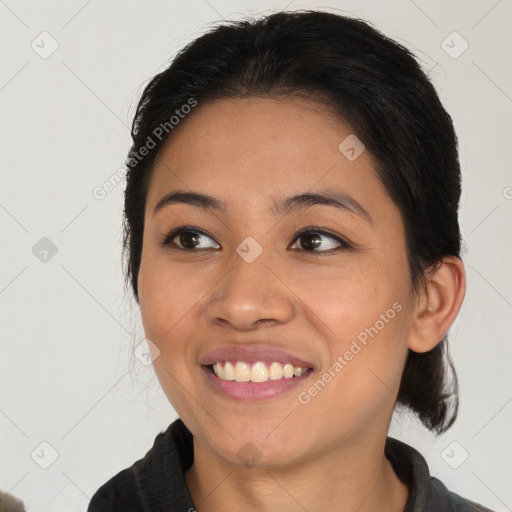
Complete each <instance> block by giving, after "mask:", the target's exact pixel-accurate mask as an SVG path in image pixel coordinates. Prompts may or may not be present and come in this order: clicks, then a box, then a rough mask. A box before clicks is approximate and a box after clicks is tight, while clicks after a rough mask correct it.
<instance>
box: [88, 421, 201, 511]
mask: <svg viewBox="0 0 512 512" xmlns="http://www.w3.org/2000/svg"><path fill="white" fill-rule="evenodd" d="M192 461H193V439H192V434H191V433H190V432H189V431H188V429H187V428H186V427H185V425H184V424H183V422H182V421H181V420H180V419H178V420H176V421H175V422H173V423H171V425H169V427H168V428H167V430H166V431H165V432H161V433H160V434H158V435H157V436H156V438H155V440H154V443H153V446H152V447H151V449H150V450H149V451H148V452H147V453H146V455H145V456H144V457H143V458H142V459H139V460H138V461H136V462H135V463H134V464H133V465H132V466H131V467H129V468H126V469H124V470H123V471H120V472H119V473H117V474H116V475H115V476H113V477H112V478H111V479H110V480H108V481H107V482H106V483H104V484H103V485H102V486H101V487H100V488H99V489H98V490H97V491H96V492H95V493H94V495H93V497H92V498H91V501H90V503H89V507H88V509H87V512H119V511H122V512H143V511H147V510H169V511H170V510H175V509H176V508H173V505H174V503H181V504H186V505H189V506H187V507H186V508H184V510H187V509H189V508H191V507H192V508H193V506H192V505H193V504H192V505H191V503H192V501H191V498H190V495H189V494H188V490H187V488H186V483H185V478H184V473H185V471H186V470H187V469H188V468H189V467H190V466H191V464H192Z"/></svg>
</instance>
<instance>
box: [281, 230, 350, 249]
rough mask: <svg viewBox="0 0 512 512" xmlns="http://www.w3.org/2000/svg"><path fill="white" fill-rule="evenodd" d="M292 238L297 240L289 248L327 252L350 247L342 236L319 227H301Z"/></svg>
mask: <svg viewBox="0 0 512 512" xmlns="http://www.w3.org/2000/svg"><path fill="white" fill-rule="evenodd" d="M294 240H297V241H296V242H295V243H294V244H293V245H291V246H290V248H291V249H299V250H302V251H306V252H328V251H334V250H342V249H349V248H350V245H349V244H348V243H347V242H345V240H343V239H342V238H340V237H338V236H335V235H333V234H331V233H329V232H327V231H325V230H323V229H319V228H306V229H303V230H302V231H300V232H299V233H296V235H295V238H294Z"/></svg>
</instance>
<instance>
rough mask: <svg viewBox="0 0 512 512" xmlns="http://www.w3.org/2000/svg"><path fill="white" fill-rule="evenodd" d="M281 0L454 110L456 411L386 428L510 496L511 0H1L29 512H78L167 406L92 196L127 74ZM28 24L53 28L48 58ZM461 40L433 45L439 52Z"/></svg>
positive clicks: (490, 498) (16, 358)
mask: <svg viewBox="0 0 512 512" xmlns="http://www.w3.org/2000/svg"><path fill="white" fill-rule="evenodd" d="M285 7H286V8H288V9H290V10H294V9H298V8H328V9H329V10H332V11H334V12H341V13H345V14H349V15H353V16H357V17H362V18H364V19H367V20H369V21H371V22H373V23H374V24H375V25H376V26H377V27H378V28H379V29H380V30H382V31H383V32H384V33H386V34H387V35H389V36H391V37H393V38H395V39H397V40H398V41H400V42H402V43H403V44H405V45H406V46H407V47H409V48H411V49H412V50H413V51H414V52H415V53H416V54H417V55H419V56H420V57H421V59H422V62H423V64H424V67H425V69H427V70H429V74H430V76H431V77H432V80H433V81H434V84H435V86H436V87H437V90H438V91H439V94H440V96H441V99H442V101H443V102H444V104H445V106H446V108H447V109H448V111H449V112H450V113H451V115H452V117H453V119H454V122H455V125H456V129H457V132H458V136H459V138H460V158H461V164H462V169H463V174H464V191H463V196H462V205H461V217H460V218H461V225H462V230H463V234H464V239H465V243H466V244H467V250H466V253H465V255H464V261H465V263H466V268H467V274H468V292H467V295H466V300H465V304H464V306H463V310H462V312H461V314H460V316H459V318H458V319H457V321H456V324H455V325H454V327H453V328H452V330H451V346H452V353H453V357H454V361H455V364H456V367H457V370H458V375H459V378H460V385H461V399H462V404H461V410H460V415H459V419H458V421H457V423H456V424H455V426H454V427H453V428H452V429H451V430H449V431H448V433H447V434H446V435H444V436H442V437H439V438H435V437H434V436H433V435H432V434H430V433H428V432H427V431H426V430H425V429H424V428H423V427H421V426H420V425H419V424H418V423H417V422H416V421H414V420H412V419H410V418H408V417H407V416H405V417H404V416H397V417H396V418H395V419H394V421H393V424H392V430H391V435H393V436H395V437H398V438H400V439H402V440H404V441H406V442H409V443H410V444H412V445H413V446H415V447H416V448H418V449H419V450H420V451H421V452H422V453H423V454H424V455H425V456H426V458H427V460H428V462H429V465H430V469H431V473H432V474H434V475H436V476H437V477H438V478H440V479H441V480H443V481H444V482H445V483H446V484H447V486H448V487H449V488H450V489H451V490H454V491H456V492H458V493H459V494H461V495H463V496H466V497H468V498H471V499H473V500H475V501H478V502H481V503H483V504H485V505H487V506H489V507H490V508H492V509H494V510H499V511H505V510H512V487H511V486H510V482H511V473H512V471H511V465H512V463H511V459H512V436H511V435H510V433H511V432H512V428H511V426H512V403H511V402H512V385H511V384H512V376H511V371H510V367H511V352H512V349H511V344H510V334H511V331H512V329H511V327H512V326H511V318H512V315H511V308H512V283H511V281H512V279H511V268H510V262H511V261H512V259H511V252H512V251H511V243H510V240H511V238H510V213H511V208H512V199H511V198H512V188H511V187H512V176H511V175H510V169H511V159H512V158H511V155H512V152H511V151H510V146H511V141H512V123H511V110H512V108H511V107H512V99H511V96H512V91H511V90H510V84H511V83H512V69H511V65H510V63H511V62H512V55H511V53H512V44H511V43H512V41H511V32H512V31H511V20H512V5H511V2H510V0H501V1H496V0H482V1H467V0H464V1H451V2H447V1H426V0H415V1H412V0H395V1H387V2H383V1H376V0H375V1H357V2H356V1H344V0H339V1H331V2H318V1H308V2H299V1H293V2H289V1H270V0H268V1H263V2H255V1H231V0H208V1H206V0H190V1H186V2H185V1H177V0H174V1H165V2H164V1H145V2H143V1H113V0H109V1H100V0H92V1H91V0H89V1H84V0H73V1H66V2H64V1H60V2H51V1H46V2H37V1H33V2H29V1H20V0H5V1H0V16H1V43H0V48H1V50H0V51H1V58H2V67H1V74H0V102H1V103H0V107H1V117H0V119H1V144H2V150H1V166H2V175H1V189H0V223H1V233H2V245H1V275H0V300H1V304H2V310H1V329H2V333H1V345H2V348H1V351H2V352H1V362H0V365H1V366H0V371H1V404H0V429H1V439H0V450H1V452H0V453H1V455H0V460H1V464H0V489H2V490H4V491H10V492H12V493H13V494H15V495H16V496H19V497H21V498H22V499H23V500H24V501H25V504H26V506H27V509H28V510H29V511H52V512H58V511H66V512H70V511H75V510H76V511H79V510H85V509H86V507H87V504H88V501H89V498H90V497H91V496H92V494H93V493H94V491H95V490H96V489H97V488H98V487H99V486H100V485H101V484H102V483H104V482H105V481H106V480H107V479H108V478H110V477H111V476H113V475H114V474H115V473H117V472H118V471H120V470H121V469H124V468H125V467H127V466H129V465H131V464H132V463H133V462H134V461H135V460H137V459H138V458H140V457H142V456H143V455H144V454H145V453H146V451H147V450H148V449H149V448H150V447H151V445H152V443H153V440H154V438H155V436H156V435H157V434H158V433H159V432H160V431H162V430H163V429H165V428H166V427H167V425H168V424H169V423H170V422H171V421H172V420H173V419H174V418H175V413H174V411H173V410H172V408H171V407H170V405H169V404H168V402H167V400H166V398H165V396H164V395H163V393H162V391H161V390H160V388H159V385H158V382H157V380H156V378H155V377H154V374H153V369H152V367H151V366H148V367H146V366H144V365H143V364H142V363H141V362H139V360H138V359H137V358H136V357H134V356H133V353H132V352H133V348H134V347H135V346H136V345H137V344H138V343H140V342H141V340H143V338H144V335H143V332H142V329H141V323H140V320H139V316H138V311H137V308H136V307H135V306H134V305H133V303H132V302H131V299H130V297H129V296H128V295H126V296H125V295H124V290H123V278H122V271H121V259H120V252H121V245H120V241H121V231H120V227H121V211H122V191H123V183H121V184H120V185H118V186H117V187H115V188H114V190H112V191H111V192H110V193H108V194H107V195H106V197H105V198H104V199H103V200H98V199H96V198H95V197H94V196H93V190H94V189H95V187H98V186H102V184H103V183H105V182H106V181H107V180H108V179H109V178H110V177H111V176H112V175H113V174H115V173H116V172H117V170H118V169H119V168H120V167H121V166H122V164H123V162H124V158H125V156H126V152H127V150H128V147H129V142H130V139H129V131H128V126H129V124H130V122H131V120H132V116H133V112H134V108H135V105H136V102H137V100H138V98H139V95H140V93H141V91H142V87H143V85H144V84H145V83H146V82H147V80H148V79H149V78H150V77H151V76H152V75H154V74H155V73H156V72H157V71H159V70H161V69H162V68H163V67H164V66H165V65H166V63H167V62H168V60H169V59H170V58H171V57H172V56H173V55H174V54H175V52H176V51H177V50H178V49H179V48H181V47H182V46H183V45H184V44H185V43H187V42H188V41H190V40H191V39H192V38H194V37H196V36H198V35H199V34H201V33H202V32H203V31H204V30H206V28H207V27H208V24H209V23H212V22H215V21H217V20H220V19H222V18H226V19H233V18H240V17H241V16H243V15H246V14H249V13H261V12H265V11H267V12H268V9H271V10H278V9H281V8H285ZM43 31H46V32H48V33H49V34H51V38H53V39H54V40H56V41H57V42H58V48H57V50H56V51H55V52H54V53H53V54H52V55H50V56H49V57H47V58H42V57H41V56H40V55H41V53H43V54H44V52H48V51H49V50H50V49H51V44H52V40H51V39H50V38H49V36H46V35H43V36H40V34H41V32H43ZM453 31H457V32H458V33H459V34H460V35H461V36H462V37H463V38H464V40H466V41H467V43H468V44H469V47H468V49H467V50H466V51H465V52H464V53H463V54H462V55H460V56H459V57H458V58H452V57H451V56H449V55H448V54H447V53H446V52H445V51H444V49H443V48H442V46H441V44H442V42H443V41H444V40H446V38H447V36H449V35H450V34H451V33H452V32H453ZM453 37H455V39H453ZM33 41H34V43H33V45H34V47H35V48H36V49H37V51H36V50H34V49H33V48H32V47H31V44H32V42H33ZM53 44H54V43H53ZM462 44H464V43H463V41H462V40H460V39H457V36H451V38H449V39H447V40H446V42H445V43H444V45H445V47H446V45H448V46H451V47H453V48H452V49H451V52H452V54H453V53H454V52H455V53H458V52H459V51H460V50H461V49H462V48H463V47H462V46H461V45H462ZM38 52H39V53H38ZM44 56H46V55H44ZM43 237H48V238H49V239H50V240H51V241H52V243H53V244H55V246H56V247H57V249H58V252H57V253H56V254H55V255H54V256H51V252H50V253H48V255H47V256H46V258H47V261H46V262H44V261H41V260H40V258H44V255H45V254H44V252H42V253H41V252H40V251H44V246H43V248H42V249H41V247H39V246H37V247H39V249H38V250H35V252H36V254H34V253H33V251H32V249H33V247H34V245H35V244H36V243H37V242H38V241H39V240H40V239H41V238H43ZM41 243H43V244H44V242H41ZM38 251H39V252H38ZM42 442H47V443H49V444H50V445H51V447H49V446H48V445H41V443H42ZM452 443H455V444H452ZM53 450H55V451H56V452H57V453H58V458H57V459H56V460H55V462H54V463H53V464H52V465H51V466H50V467H49V468H48V469H42V468H41V467H40V464H43V465H45V464H48V463H50V462H51V460H52V459H51V457H52V453H53ZM466 452H467V453H468V454H469V457H468V458H467V460H465V461H464V462H463V463H462V464H461V465H460V466H459V467H458V468H457V469H453V468H452V467H451V466H458V465H459V464H460V463H461V461H462V460H463V459H464V457H465V456H466V455H465V454H466ZM32 453H33V458H32V456H31V454H32Z"/></svg>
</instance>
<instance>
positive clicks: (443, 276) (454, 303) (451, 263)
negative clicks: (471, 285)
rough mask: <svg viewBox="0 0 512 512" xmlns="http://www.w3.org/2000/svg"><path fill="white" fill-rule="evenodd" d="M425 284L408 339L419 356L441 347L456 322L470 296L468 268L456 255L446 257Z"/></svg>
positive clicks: (415, 309)
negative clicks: (463, 304)
mask: <svg viewBox="0 0 512 512" xmlns="http://www.w3.org/2000/svg"><path fill="white" fill-rule="evenodd" d="M425 281H426V283H425V286H424V287H422V288H421V289H420V290H418V291H417V292H416V298H415V301H414V309H413V323H412V326H411V330H410V331H409V337H408V340H407V346H408V347H409V349H410V350H412V351H413V352H419V353H421V352H428V351H429V350H432V349H433V348H434V347H435V346H436V345H437V344H439V343H440V342H441V340H442V339H443V338H444V336H445V335H446V333H447V332H448V329H449V328H450V326H451V325H452V323H453V322H454V321H455V318H456V317H457V314H458V313H459V310H460V307H461V305H462V301H463V299H464V294H465V293H466V275H465V272H464V265H463V263H462V261H461V260H460V259H459V258H457V257H456V256H445V257H444V258H443V259H442V261H441V263H440V264H439V265H437V266H436V267H434V268H433V269H431V272H428V271H427V272H426V274H425Z"/></svg>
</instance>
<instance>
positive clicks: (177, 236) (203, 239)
mask: <svg viewBox="0 0 512 512" xmlns="http://www.w3.org/2000/svg"><path fill="white" fill-rule="evenodd" d="M162 245H163V246H164V247H172V246H174V247H173V248H175V249H182V250H187V251H194V250H202V249H220V245H219V244H217V243H216V242H215V241H214V240H213V239H212V238H210V237H209V236H208V235H207V234H206V233H203V232H202V231H199V230H197V229H194V230H192V229H183V228H182V229H179V228H178V229H174V230H172V231H171V232H170V233H169V234H168V235H167V236H166V237H165V239H164V240H163V241H162Z"/></svg>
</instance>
